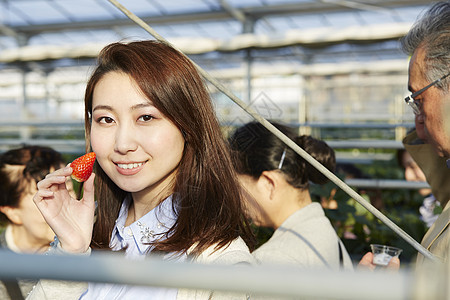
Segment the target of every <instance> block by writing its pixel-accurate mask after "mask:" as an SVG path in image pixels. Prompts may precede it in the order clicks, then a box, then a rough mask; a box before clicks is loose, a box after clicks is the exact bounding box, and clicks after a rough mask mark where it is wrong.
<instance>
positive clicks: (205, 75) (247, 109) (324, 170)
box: [108, 0, 439, 261]
mask: <svg viewBox="0 0 450 300" xmlns="http://www.w3.org/2000/svg"><path fill="white" fill-rule="evenodd" d="M108 1H109V2H110V3H111V4H113V5H114V6H115V7H116V8H117V9H119V10H120V11H121V12H122V13H123V14H125V15H126V16H127V17H128V18H129V19H130V20H132V21H133V22H135V23H136V24H137V25H139V26H141V27H142V28H143V29H144V30H145V31H147V32H148V33H150V34H151V35H152V36H153V37H154V38H155V39H157V40H158V41H160V42H163V43H166V44H168V45H170V46H171V47H173V48H175V49H177V50H178V51H179V52H181V53H183V52H182V51H181V50H179V49H178V48H177V47H176V46H174V45H172V44H171V43H170V42H168V41H167V40H166V39H165V38H163V37H162V36H161V35H159V34H158V33H157V32H156V31H155V30H154V29H153V28H152V27H150V26H149V25H148V24H147V23H145V22H144V21H143V20H142V19H140V18H139V17H138V16H136V15H135V14H133V13H132V12H131V11H129V10H128V9H127V8H126V7H124V6H123V5H122V4H120V3H119V2H118V1H117V0H108ZM186 57H187V56H186ZM187 58H188V59H189V60H190V61H191V62H192V63H193V64H194V65H195V67H196V68H197V70H198V72H199V73H200V74H201V75H202V76H203V78H205V79H206V80H208V81H209V82H210V83H211V84H212V85H214V86H215V87H216V88H217V89H218V90H219V91H221V92H222V93H224V94H225V95H226V96H228V97H229V98H230V99H231V100H233V102H235V103H236V104H237V105H239V106H240V107H241V108H242V109H243V110H244V111H245V112H247V113H248V114H249V115H250V116H252V117H253V118H254V119H255V120H256V121H258V122H259V123H261V124H262V125H263V126H264V127H265V128H266V129H267V130H269V131H270V132H272V133H273V134H274V135H275V136H276V137H278V138H279V139H280V140H281V141H283V142H284V143H285V144H286V145H287V146H289V147H290V148H291V149H292V150H294V151H295V152H296V153H297V154H299V155H300V156H301V157H303V158H304V159H305V160H306V161H307V162H309V163H310V164H311V165H312V166H314V167H315V168H316V169H318V170H319V171H320V172H321V173H322V174H324V175H325V176H327V177H328V178H329V179H330V180H331V181H332V182H333V183H335V184H336V185H337V186H338V187H339V188H341V189H342V190H343V191H345V192H346V193H347V194H348V195H349V196H350V197H352V198H353V199H355V200H356V201H357V202H358V203H359V204H361V205H362V206H363V207H364V208H365V209H367V210H368V211H369V212H370V213H372V214H373V215H374V216H375V217H377V218H378V219H379V220H380V221H381V222H383V223H384V224H385V225H386V226H388V227H389V228H390V229H391V230H392V231H394V232H395V233H396V234H397V235H399V236H400V237H401V238H402V239H404V240H405V241H406V242H407V243H409V244H410V245H411V246H412V247H414V248H415V249H416V250H417V251H419V252H420V253H421V254H422V255H423V256H425V257H426V258H428V259H431V260H433V261H439V259H438V258H437V257H435V256H434V255H433V254H432V253H431V252H430V251H428V250H427V249H425V248H424V247H423V246H422V245H420V243H418V242H417V241H416V240H414V239H413V238H412V237H411V236H410V235H409V234H408V233H406V232H405V231H404V230H403V229H401V228H400V227H398V226H397V224H395V223H394V222H392V221H391V220H390V219H389V218H388V217H386V216H385V215H383V213H381V212H380V211H379V210H378V209H376V208H375V207H374V206H373V205H372V204H370V203H369V202H368V201H367V200H365V199H364V198H363V197H362V196H360V195H359V194H358V193H357V192H355V191H354V190H353V189H352V188H351V187H349V186H348V185H347V184H345V182H343V181H342V180H341V179H339V178H338V177H337V176H336V175H335V174H333V173H332V172H331V171H329V170H328V169H327V168H325V167H324V166H323V165H322V164H321V163H319V162H318V161H317V160H315V159H314V158H313V157H312V156H311V155H309V154H308V153H307V152H306V151H305V150H303V149H302V148H301V147H299V146H298V145H297V144H296V143H295V142H293V141H292V140H291V139H289V138H288V137H287V136H286V135H284V134H283V133H282V132H281V131H280V130H278V129H277V128H276V127H275V126H273V125H272V124H271V123H270V122H269V121H267V120H266V119H264V118H263V117H262V116H261V115H259V114H258V113H257V112H256V111H254V110H253V109H252V108H251V107H250V106H248V105H246V104H245V103H244V102H243V101H242V100H241V99H239V98H238V97H237V96H236V95H234V94H233V93H232V92H231V91H229V90H228V89H227V88H226V87H225V86H223V85H222V84H221V83H220V82H219V81H217V80H216V79H215V78H214V77H212V76H211V75H209V74H208V73H207V72H206V71H205V70H203V68H201V67H200V66H199V65H197V64H196V63H195V62H194V61H192V60H191V59H190V58H189V57H187Z"/></svg>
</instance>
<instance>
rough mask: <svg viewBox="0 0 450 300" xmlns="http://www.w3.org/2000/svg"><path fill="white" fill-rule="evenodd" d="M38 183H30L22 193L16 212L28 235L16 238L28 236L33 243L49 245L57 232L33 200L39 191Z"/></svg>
mask: <svg viewBox="0 0 450 300" xmlns="http://www.w3.org/2000/svg"><path fill="white" fill-rule="evenodd" d="M36 184H37V183H35V182H32V183H30V185H29V188H28V189H26V190H25V193H24V194H23V195H22V198H21V199H20V201H19V205H18V207H16V208H15V210H16V213H17V214H18V216H19V217H20V222H21V225H22V226H23V228H24V229H25V230H26V232H27V236H26V237H25V236H24V237H15V238H27V239H29V240H30V242H31V243H35V244H43V245H44V244H47V245H48V244H50V242H51V241H53V239H54V237H55V233H54V232H53V231H52V229H51V228H50V226H48V224H47V223H46V222H45V220H44V218H43V217H42V214H41V213H40V211H39V210H38V208H37V206H36V204H34V202H33V196H34V194H36V192H37V188H36ZM44 250H45V249H44Z"/></svg>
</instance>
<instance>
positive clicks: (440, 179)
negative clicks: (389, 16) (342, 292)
mask: <svg viewBox="0 0 450 300" xmlns="http://www.w3.org/2000/svg"><path fill="white" fill-rule="evenodd" d="M401 42H402V48H403V50H404V51H405V52H406V53H407V54H409V55H411V61H410V63H409V82H408V88H409V90H410V91H411V92H412V94H411V95H410V96H408V97H407V98H406V99H405V101H406V102H407V103H408V105H409V106H411V108H412V109H413V111H414V113H415V114H416V125H417V133H418V134H419V136H420V137H422V139H425V140H426V142H427V143H429V144H430V145H431V147H432V148H433V149H434V151H435V152H436V153H437V154H438V155H439V156H440V157H441V158H439V157H437V156H436V155H434V154H433V153H431V154H429V155H426V154H425V155H424V153H426V151H427V150H424V149H425V148H423V149H422V150H423V151H422V153H421V154H420V155H417V153H416V152H415V151H414V150H411V147H409V148H408V145H409V144H413V143H411V142H412V138H411V137H407V138H406V139H405V141H404V142H405V146H406V147H407V149H408V151H411V153H412V155H413V157H414V159H415V160H417V162H418V163H419V165H420V166H421V168H422V169H423V171H424V173H425V175H426V176H427V181H429V182H430V185H431V186H432V188H433V189H434V190H435V191H436V193H438V194H439V197H438V200H439V201H440V203H441V206H442V207H443V211H442V213H441V215H440V216H439V218H438V219H437V220H436V222H435V223H434V224H433V226H432V227H431V228H430V229H429V231H428V232H427V233H426V235H425V237H424V238H423V240H422V246H424V247H425V248H427V249H428V250H430V252H432V253H433V254H434V255H436V256H437V257H438V258H440V259H442V260H443V261H448V260H449V254H450V228H449V227H450V204H449V198H450V196H449V193H448V186H449V185H450V172H449V170H448V169H447V167H448V166H449V167H450V133H449V132H447V130H446V128H448V125H446V122H450V115H449V114H448V113H444V112H445V111H446V109H448V108H447V106H450V1H442V2H438V3H435V4H434V5H432V6H431V8H430V9H429V10H428V11H427V12H426V13H425V14H424V15H423V16H422V17H421V18H420V19H419V20H418V21H417V22H416V23H415V24H414V26H413V27H412V28H411V30H410V31H409V32H408V34H407V35H406V36H405V37H404V38H403V39H402V41H401ZM421 129H423V134H421ZM427 149H431V148H427ZM428 152H429V151H428ZM424 159H426V161H425V160H424ZM439 189H442V191H441V192H440V191H439ZM433 193H434V191H433ZM423 263H425V259H424V257H423V256H422V255H420V254H419V255H418V258H417V264H418V266H420V265H421V264H423Z"/></svg>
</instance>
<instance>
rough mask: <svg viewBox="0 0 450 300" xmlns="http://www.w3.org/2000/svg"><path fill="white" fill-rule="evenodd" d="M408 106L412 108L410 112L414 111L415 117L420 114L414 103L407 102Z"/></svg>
mask: <svg viewBox="0 0 450 300" xmlns="http://www.w3.org/2000/svg"><path fill="white" fill-rule="evenodd" d="M408 105H409V106H410V107H411V108H412V110H413V111H414V113H415V114H416V115H418V114H420V109H419V107H418V106H417V103H416V102H414V101H410V102H408Z"/></svg>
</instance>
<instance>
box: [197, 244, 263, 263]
mask: <svg viewBox="0 0 450 300" xmlns="http://www.w3.org/2000/svg"><path fill="white" fill-rule="evenodd" d="M195 261H196V262H199V263H214V264H224V265H234V264H251V265H253V264H256V260H255V259H254V257H253V255H252V254H251V253H250V250H249V248H248V246H247V244H246V243H245V242H244V240H243V239H242V238H241V237H238V238H237V239H235V240H233V241H232V242H231V243H229V244H228V245H226V246H224V247H221V248H219V249H217V245H212V246H210V247H209V248H208V249H206V250H205V251H203V252H202V253H201V254H200V255H199V256H198V257H197V258H196V259H195Z"/></svg>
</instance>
